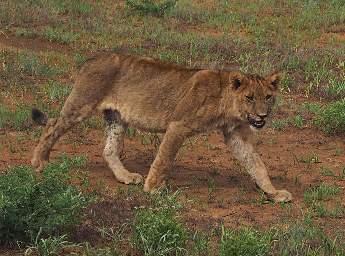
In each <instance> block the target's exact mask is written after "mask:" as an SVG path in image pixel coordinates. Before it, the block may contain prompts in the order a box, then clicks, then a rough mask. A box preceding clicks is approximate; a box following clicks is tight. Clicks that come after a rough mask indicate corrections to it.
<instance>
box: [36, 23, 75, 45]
mask: <svg viewBox="0 0 345 256" xmlns="http://www.w3.org/2000/svg"><path fill="white" fill-rule="evenodd" d="M42 36H43V38H46V39H48V40H49V41H51V42H57V43H62V44H70V43H73V42H75V41H76V40H77V39H78V37H79V35H78V33H73V32H69V31H68V32H67V31H61V30H58V29H54V28H51V27H45V28H44V30H43V31H42Z"/></svg>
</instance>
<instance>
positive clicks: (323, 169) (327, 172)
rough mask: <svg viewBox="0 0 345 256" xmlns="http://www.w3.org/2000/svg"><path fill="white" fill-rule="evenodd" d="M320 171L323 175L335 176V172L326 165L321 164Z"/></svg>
mask: <svg viewBox="0 0 345 256" xmlns="http://www.w3.org/2000/svg"><path fill="white" fill-rule="evenodd" d="M320 173H321V175H323V176H330V177H334V176H335V174H334V172H333V171H332V170H331V169H330V168H328V167H325V166H321V170H320Z"/></svg>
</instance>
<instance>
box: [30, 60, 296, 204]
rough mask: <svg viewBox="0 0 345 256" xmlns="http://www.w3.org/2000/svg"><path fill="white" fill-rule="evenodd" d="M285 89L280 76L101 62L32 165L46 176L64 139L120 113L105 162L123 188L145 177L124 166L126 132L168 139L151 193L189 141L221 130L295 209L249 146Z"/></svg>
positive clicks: (48, 132) (260, 180)
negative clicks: (97, 114)
mask: <svg viewBox="0 0 345 256" xmlns="http://www.w3.org/2000/svg"><path fill="white" fill-rule="evenodd" d="M278 82H279V76H278V75H277V74H273V75H269V76H267V77H260V76H256V75H246V74H243V73H241V72H226V71H219V70H198V69H187V68H184V67H180V66H176V65H170V64H165V63H162V62H160V61H156V60H153V59H150V58H143V57H136V56H123V55H118V54H106V55H100V56H98V57H95V58H92V59H90V60H89V61H87V62H86V63H85V64H84V65H83V66H82V68H81V69H80V71H79V73H78V74H77V76H76V81H75V84H74V87H73V90H72V92H71V94H70V95H69V97H68V99H67V100H66V102H65V105H64V107H63V109H62V111H61V113H60V116H59V118H57V119H49V120H48V122H47V125H46V127H45V130H44V132H43V134H42V137H41V139H40V142H39V144H38V146H37V147H36V149H35V151H34V156H33V159H32V164H33V166H35V167H36V168H37V169H38V170H41V169H42V168H43V166H44V165H45V163H46V162H47V161H48V159H49V153H50V150H51V148H52V147H53V145H54V144H55V142H56V141H57V140H58V138H59V137H60V136H61V135H63V134H64V133H65V132H66V131H67V130H68V129H70V128H71V127H72V126H73V125H75V124H77V123H79V122H81V121H82V120H84V119H85V118H87V117H89V116H90V115H92V114H93V112H94V111H95V110H96V109H97V110H98V111H101V112H104V111H114V113H118V117H117V118H116V120H113V121H112V122H110V123H109V125H108V127H107V134H108V138H107V143H106V148H105V151H104V156H105V159H106V161H107V163H108V165H109V167H110V168H111V169H112V170H113V172H114V174H115V176H116V177H117V178H118V179H119V180H120V181H122V182H125V183H138V182H140V181H141V176H138V175H139V174H131V173H130V172H128V171H127V170H125V169H124V167H123V165H122V164H121V162H120V160H119V151H120V150H119V149H120V147H121V146H120V145H121V144H122V142H123V130H124V127H126V126H127V125H130V126H132V127H135V128H138V129H141V130H144V131H150V132H165V133H166V134H165V136H164V139H163V141H162V144H161V145H160V148H159V150H158V153H157V156H156V158H155V160H154V162H153V163H152V165H151V168H150V171H149V174H148V177H147V179H146V181H145V184H144V190H145V191H151V190H153V189H155V188H158V187H159V186H161V185H162V184H164V179H165V177H166V174H167V173H168V172H169V170H171V167H172V165H173V162H174V159H175V156H176V154H177V152H178V150H179V148H180V146H181V145H182V144H183V142H184V140H185V139H186V138H187V137H189V136H193V135H195V134H198V133H201V132H208V131H211V130H216V129H218V130H221V131H222V132H223V133H224V136H225V142H226V143H227V144H228V145H229V146H230V147H231V148H232V149H233V150H234V153H235V157H237V159H239V161H241V162H242V163H243V165H244V166H245V167H246V168H247V169H248V172H249V174H250V175H251V177H252V178H253V179H254V180H255V182H256V183H257V184H258V186H259V187H260V188H261V189H262V190H263V191H264V192H266V193H267V194H268V195H270V196H272V197H273V198H274V200H276V201H289V200H291V198H292V197H291V194H290V193H289V192H287V191H285V190H276V189H275V188H274V187H273V185H272V184H271V182H270V179H269V176H268V174H267V170H266V168H265V165H264V164H263V162H262V161H261V159H260V157H259V155H258V154H257V153H255V151H254V149H253V146H252V144H251V143H250V141H251V134H252V129H250V128H253V127H251V123H250V122H249V121H248V120H249V119H250V120H252V121H253V120H254V121H258V122H260V121H262V120H264V119H265V118H266V116H267V115H269V113H270V111H271V108H272V105H273V103H274V100H275V96H276V93H277V87H278ZM248 118H249V119H248Z"/></svg>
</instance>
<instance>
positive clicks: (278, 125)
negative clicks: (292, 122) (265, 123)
mask: <svg viewBox="0 0 345 256" xmlns="http://www.w3.org/2000/svg"><path fill="white" fill-rule="evenodd" d="M288 125H289V121H288V120H286V119H275V120H272V123H271V126H272V128H273V129H275V130H278V131H284V130H285V129H286V127H287V126H288Z"/></svg>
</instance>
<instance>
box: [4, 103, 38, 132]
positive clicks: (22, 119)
mask: <svg viewBox="0 0 345 256" xmlns="http://www.w3.org/2000/svg"><path fill="white" fill-rule="evenodd" d="M29 117H30V109H29V108H27V107H24V106H18V107H17V109H16V110H9V109H8V108H7V107H6V106H3V105H0V129H4V128H5V127H7V128H11V129H14V130H17V131H22V130H26V129H28V128H29V127H30V126H31V124H30V119H29Z"/></svg>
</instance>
